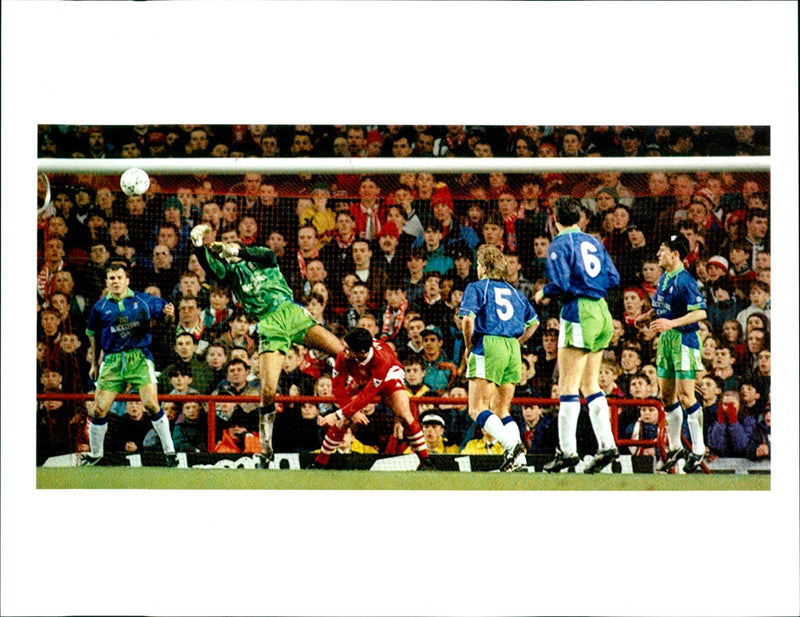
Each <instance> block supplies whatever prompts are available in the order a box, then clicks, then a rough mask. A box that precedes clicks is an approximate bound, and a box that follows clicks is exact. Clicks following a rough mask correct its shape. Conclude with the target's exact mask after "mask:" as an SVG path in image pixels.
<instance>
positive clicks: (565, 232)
mask: <svg viewBox="0 0 800 617" xmlns="http://www.w3.org/2000/svg"><path fill="white" fill-rule="evenodd" d="M582 211H583V209H582V208H581V204H580V202H579V201H578V200H577V199H575V198H574V197H559V198H558V199H557V200H556V205H555V216H556V228H557V229H558V235H557V236H556V237H555V238H554V239H553V241H552V242H551V243H550V247H549V248H548V254H547V265H546V267H545V268H546V272H547V278H548V279H549V282H548V283H547V284H546V285H545V286H544V287H543V288H542V289H540V290H539V291H537V292H536V296H535V300H536V301H537V302H538V301H539V300H541V299H542V297H545V296H546V297H554V296H560V297H561V301H562V304H563V306H562V309H561V325H560V326H559V335H558V393H559V399H560V404H559V408H558V441H559V449H558V450H557V451H556V457H555V459H553V460H552V461H550V462H549V463H547V464H546V465H545V466H544V470H545V471H547V472H551V473H552V472H557V471H561V470H562V469H569V468H572V467H574V466H575V465H576V464H577V463H578V461H579V458H578V450H577V440H576V436H575V432H576V430H577V427H578V415H579V414H580V410H581V402H580V393H581V392H583V395H584V397H586V402H587V404H588V406H589V418H590V420H591V422H592V430H593V431H594V434H595V437H597V455H596V456H595V457H594V458H593V459H592V461H591V462H590V463H589V464H588V465H587V466H586V468H585V470H584V471H585V472H586V473H595V472H597V471H600V470H601V469H602V468H603V467H605V466H606V465H608V464H609V463H611V462H613V461H614V460H615V459H617V458H619V451H618V450H617V446H616V444H615V443H614V435H613V433H612V432H611V421H610V419H609V416H608V402H607V401H606V397H605V394H604V393H603V389H602V388H601V387H600V383H599V376H600V363H601V361H602V359H603V350H604V349H605V348H606V347H608V344H609V343H610V342H611V338H612V336H613V334H614V328H613V325H612V320H611V313H610V312H609V310H608V305H607V304H606V299H605V298H606V296H607V295H608V290H609V289H611V288H612V287H616V286H617V285H619V272H617V268H616V267H615V266H614V262H612V261H611V257H609V255H608V253H607V252H606V250H605V248H604V247H603V243H602V242H601V241H600V240H598V239H597V238H595V237H594V236H592V235H589V234H587V233H584V232H582V231H581V228H580V226H579V223H580V221H581V213H582Z"/></svg>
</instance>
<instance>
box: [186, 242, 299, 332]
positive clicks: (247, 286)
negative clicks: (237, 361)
mask: <svg viewBox="0 0 800 617" xmlns="http://www.w3.org/2000/svg"><path fill="white" fill-rule="evenodd" d="M197 253H198V258H200V263H201V264H203V256H204V257H205V261H206V262H207V263H208V268H206V270H211V272H212V273H213V274H214V276H216V277H217V278H218V279H219V280H220V281H221V282H222V284H223V285H225V286H226V287H227V288H228V289H230V290H231V292H232V293H233V294H234V295H235V296H236V299H237V300H238V301H239V302H240V303H241V304H242V308H244V311H245V313H247V316H248V317H250V319H253V320H255V321H260V320H261V319H263V318H264V317H265V316H266V315H268V314H269V313H271V312H272V311H274V310H275V309H277V308H278V307H279V306H281V305H282V304H284V303H286V302H292V301H293V294H292V289H291V287H289V284H288V283H287V282H286V279H285V278H284V277H283V274H282V273H281V271H280V268H279V267H278V261H277V259H276V258H275V253H273V252H272V250H270V249H268V248H265V247H259V246H254V247H249V248H248V247H243V248H242V249H241V250H240V251H239V257H241V261H238V262H236V263H225V262H224V261H221V260H220V259H218V258H217V257H216V256H214V254H213V253H211V252H210V251H208V250H207V249H201V250H200V251H197ZM201 254H202V255H201ZM203 265H205V264H203Z"/></svg>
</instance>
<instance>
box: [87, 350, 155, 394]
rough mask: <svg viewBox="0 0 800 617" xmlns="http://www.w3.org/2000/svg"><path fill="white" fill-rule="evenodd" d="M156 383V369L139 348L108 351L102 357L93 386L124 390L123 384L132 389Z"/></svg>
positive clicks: (103, 388) (109, 390) (118, 390)
mask: <svg viewBox="0 0 800 617" xmlns="http://www.w3.org/2000/svg"><path fill="white" fill-rule="evenodd" d="M150 383H153V384H154V383H157V379H156V370H155V366H154V365H153V361H152V360H148V359H147V357H146V356H145V355H144V353H142V350H141V349H126V350H124V351H117V352H114V353H110V354H108V355H107V356H105V357H104V358H103V362H102V363H101V364H100V371H99V372H98V375H97V381H96V382H95V387H96V388H97V389H98V390H106V391H108V392H125V385H126V384H131V387H132V388H133V390H134V391H135V390H137V389H139V388H140V387H141V386H145V385H147V384H150Z"/></svg>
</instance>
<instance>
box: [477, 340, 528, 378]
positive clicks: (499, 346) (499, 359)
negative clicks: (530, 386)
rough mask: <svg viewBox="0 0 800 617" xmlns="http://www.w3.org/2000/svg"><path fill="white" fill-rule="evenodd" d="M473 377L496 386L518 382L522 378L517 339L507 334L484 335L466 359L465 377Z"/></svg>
mask: <svg viewBox="0 0 800 617" xmlns="http://www.w3.org/2000/svg"><path fill="white" fill-rule="evenodd" d="M475 377H480V378H482V379H486V380H488V381H491V382H492V383H495V384H497V385H498V386H502V385H503V384H507V383H513V384H518V383H519V381H520V379H521V378H522V360H521V355H520V350H519V341H518V340H517V339H515V338H510V337H507V336H492V335H487V336H484V337H483V342H482V344H479V345H477V346H476V347H474V348H473V350H472V351H471V353H470V354H469V360H468V361H467V379H474V378H475Z"/></svg>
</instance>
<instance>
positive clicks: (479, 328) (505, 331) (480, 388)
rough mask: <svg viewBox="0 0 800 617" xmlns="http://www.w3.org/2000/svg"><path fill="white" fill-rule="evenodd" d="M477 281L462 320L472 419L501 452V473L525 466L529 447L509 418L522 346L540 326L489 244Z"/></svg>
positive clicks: (465, 301)
mask: <svg viewBox="0 0 800 617" xmlns="http://www.w3.org/2000/svg"><path fill="white" fill-rule="evenodd" d="M477 262H478V278H479V280H478V281H475V282H472V283H470V284H469V285H467V288H466V289H465V290H464V296H463V297H462V299H461V306H460V308H459V310H458V312H459V315H462V316H463V317H464V322H463V334H464V343H465V349H466V350H467V353H468V354H469V355H468V358H467V379H469V393H468V396H469V415H470V417H471V418H472V419H473V420H475V422H477V423H478V426H480V427H481V429H482V430H483V431H485V432H487V433H489V435H491V436H492V437H494V438H495V439H496V440H497V441H498V442H500V445H502V446H503V450H504V454H503V463H502V464H501V466H500V471H515V470H517V469H521V468H522V466H523V465H524V464H525V454H524V453H525V446H524V445H523V444H522V440H521V439H520V434H519V427H518V426H517V424H516V422H514V419H513V418H512V417H511V415H510V408H511V399H512V398H513V397H514V388H515V385H516V384H517V383H519V381H520V377H521V373H522V360H521V357H522V356H521V353H520V345H521V344H522V343H524V342H525V341H526V340H528V339H529V338H530V337H531V335H532V334H533V333H534V332H535V331H536V328H537V327H538V326H539V318H538V316H537V315H536V311H535V310H534V308H533V306H531V303H530V302H528V299H527V298H526V297H525V296H524V295H523V294H522V293H520V292H519V291H518V290H517V289H515V288H514V287H512V286H511V285H510V284H509V283H508V282H506V278H507V277H508V273H509V268H508V262H507V261H506V258H505V256H504V255H503V253H502V252H500V250H499V249H498V248H497V247H495V246H493V245H490V244H484V245H483V246H481V247H480V248H479V249H478V254H477Z"/></svg>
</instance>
